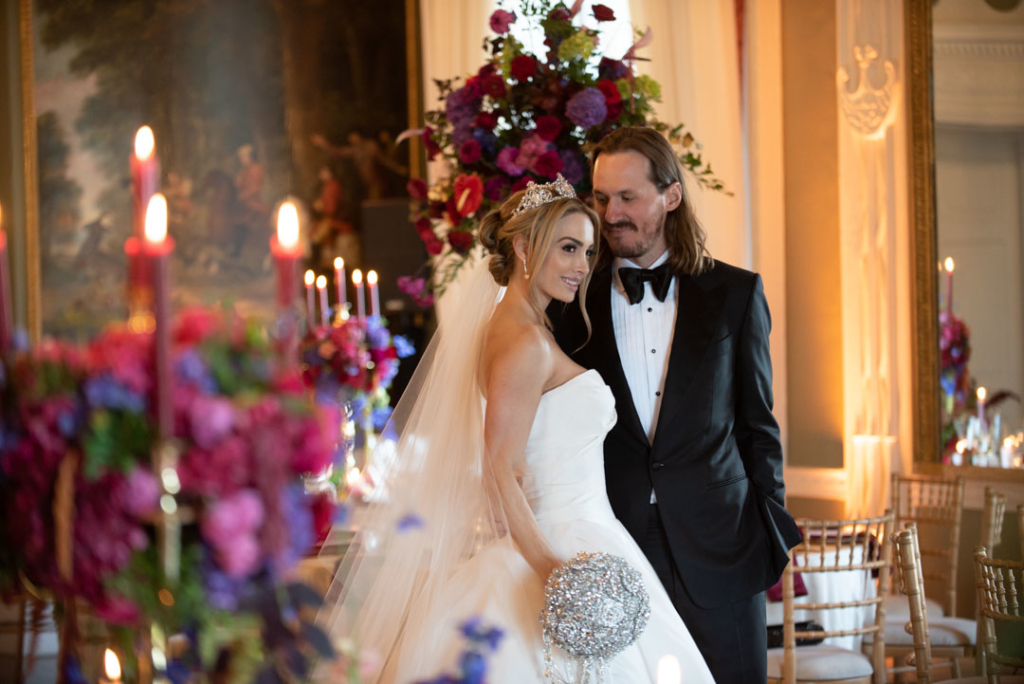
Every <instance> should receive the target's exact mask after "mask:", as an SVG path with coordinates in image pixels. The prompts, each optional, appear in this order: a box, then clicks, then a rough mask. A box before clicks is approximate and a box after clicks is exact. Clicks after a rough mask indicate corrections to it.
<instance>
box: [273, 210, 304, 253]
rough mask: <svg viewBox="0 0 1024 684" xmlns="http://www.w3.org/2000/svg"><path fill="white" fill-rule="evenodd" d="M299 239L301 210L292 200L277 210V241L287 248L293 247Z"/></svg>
mask: <svg viewBox="0 0 1024 684" xmlns="http://www.w3.org/2000/svg"><path fill="white" fill-rule="evenodd" d="M298 241H299V211H298V209H296V208H295V205H294V204H292V203H291V202H285V203H284V204H282V205H281V208H280V209H278V210H277V242H278V244H280V245H281V246H282V247H284V248H285V249H292V248H294V247H295V245H296V244H297V243H298Z"/></svg>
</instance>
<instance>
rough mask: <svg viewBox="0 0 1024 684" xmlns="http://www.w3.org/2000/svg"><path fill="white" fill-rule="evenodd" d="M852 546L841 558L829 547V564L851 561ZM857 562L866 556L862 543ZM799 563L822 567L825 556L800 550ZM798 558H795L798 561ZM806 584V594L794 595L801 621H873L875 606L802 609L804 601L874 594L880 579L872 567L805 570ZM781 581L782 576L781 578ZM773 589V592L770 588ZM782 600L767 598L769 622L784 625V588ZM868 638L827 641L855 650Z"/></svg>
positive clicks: (838, 625) (831, 624)
mask: <svg viewBox="0 0 1024 684" xmlns="http://www.w3.org/2000/svg"><path fill="white" fill-rule="evenodd" d="M850 553H851V549H850V548H848V547H847V548H843V549H841V550H840V552H839V557H838V559H837V558H836V552H835V551H826V552H825V554H824V563H825V565H834V564H836V563H837V560H838V564H839V565H847V564H849V563H850ZM852 553H853V554H854V559H853V562H854V563H859V562H861V560H862V559H863V555H864V551H863V548H862V547H860V546H858V547H855V548H854V549H853V550H852ZM795 558H796V561H798V567H821V565H822V556H820V555H819V554H817V553H811V554H808V555H806V556H804V555H802V554H797V555H796V556H795ZM796 561H795V562H796ZM800 576H801V578H802V579H803V583H804V586H805V587H806V588H807V594H806V595H805V596H797V597H796V598H795V599H794V603H795V605H796V608H797V610H796V612H795V618H796V621H797V622H803V621H806V620H810V621H812V622H816V623H817V624H819V625H821V626H822V627H824V628H825V630H826V631H831V630H847V629H855V628H858V627H866V626H869V625H871V624H872V623H873V622H874V619H875V607H874V606H871V605H869V606H859V607H856V608H840V609H831V610H820V611H819V610H814V611H804V610H800V609H799V606H800V604H806V603H835V602H839V601H853V600H859V599H866V598H873V597H875V596H877V595H878V589H877V586H876V580H875V578H873V577H872V573H871V571H870V570H840V571H837V572H824V573H822V572H802V573H800ZM780 582H781V580H780ZM770 593H771V592H770ZM778 595H779V597H780V598H779V600H778V601H772V600H769V601H767V604H766V610H765V612H766V617H767V623H768V625H769V626H771V625H781V624H782V621H783V607H782V599H781V592H779V593H778ZM863 641H864V636H863V635H855V636H844V637H829V638H828V639H826V640H825V643H826V644H830V645H832V646H839V647H842V648H848V649H851V650H860V647H861V644H862V643H863Z"/></svg>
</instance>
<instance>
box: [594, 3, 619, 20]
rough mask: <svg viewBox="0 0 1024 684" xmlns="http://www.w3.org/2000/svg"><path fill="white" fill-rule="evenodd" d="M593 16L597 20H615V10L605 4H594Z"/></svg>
mask: <svg viewBox="0 0 1024 684" xmlns="http://www.w3.org/2000/svg"><path fill="white" fill-rule="evenodd" d="M592 9H593V10H594V18H595V19H597V20H598V21H615V12H614V11H613V10H612V8H611V7H608V6H607V5H594V7H593V8H592Z"/></svg>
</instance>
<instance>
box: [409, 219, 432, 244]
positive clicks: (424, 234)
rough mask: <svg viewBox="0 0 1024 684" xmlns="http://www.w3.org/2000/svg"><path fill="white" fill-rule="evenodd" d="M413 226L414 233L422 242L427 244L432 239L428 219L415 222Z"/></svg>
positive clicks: (430, 225)
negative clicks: (414, 228)
mask: <svg viewBox="0 0 1024 684" xmlns="http://www.w3.org/2000/svg"><path fill="white" fill-rule="evenodd" d="M414 226H415V227H416V232H417V233H418V234H419V236H420V239H421V240H423V241H424V242H427V241H429V240H432V239H433V238H434V227H433V225H432V224H431V223H430V219H428V218H427V217H426V216H424V217H422V218H420V219H419V220H417V221H416V223H415V224H414Z"/></svg>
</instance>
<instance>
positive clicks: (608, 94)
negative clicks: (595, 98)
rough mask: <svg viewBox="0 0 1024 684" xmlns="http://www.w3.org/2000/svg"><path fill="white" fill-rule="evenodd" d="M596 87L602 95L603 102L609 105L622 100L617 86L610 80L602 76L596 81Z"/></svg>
mask: <svg viewBox="0 0 1024 684" xmlns="http://www.w3.org/2000/svg"><path fill="white" fill-rule="evenodd" d="M597 89H598V90H600V91H601V94H603V95H604V103H605V104H606V105H608V106H609V107H611V106H612V105H613V104H618V103H619V102H622V93H620V92H619V87H618V86H617V85H615V84H614V83H613V82H612V81H609V80H608V79H606V78H602V79H601V80H599V81H598V82H597Z"/></svg>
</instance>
